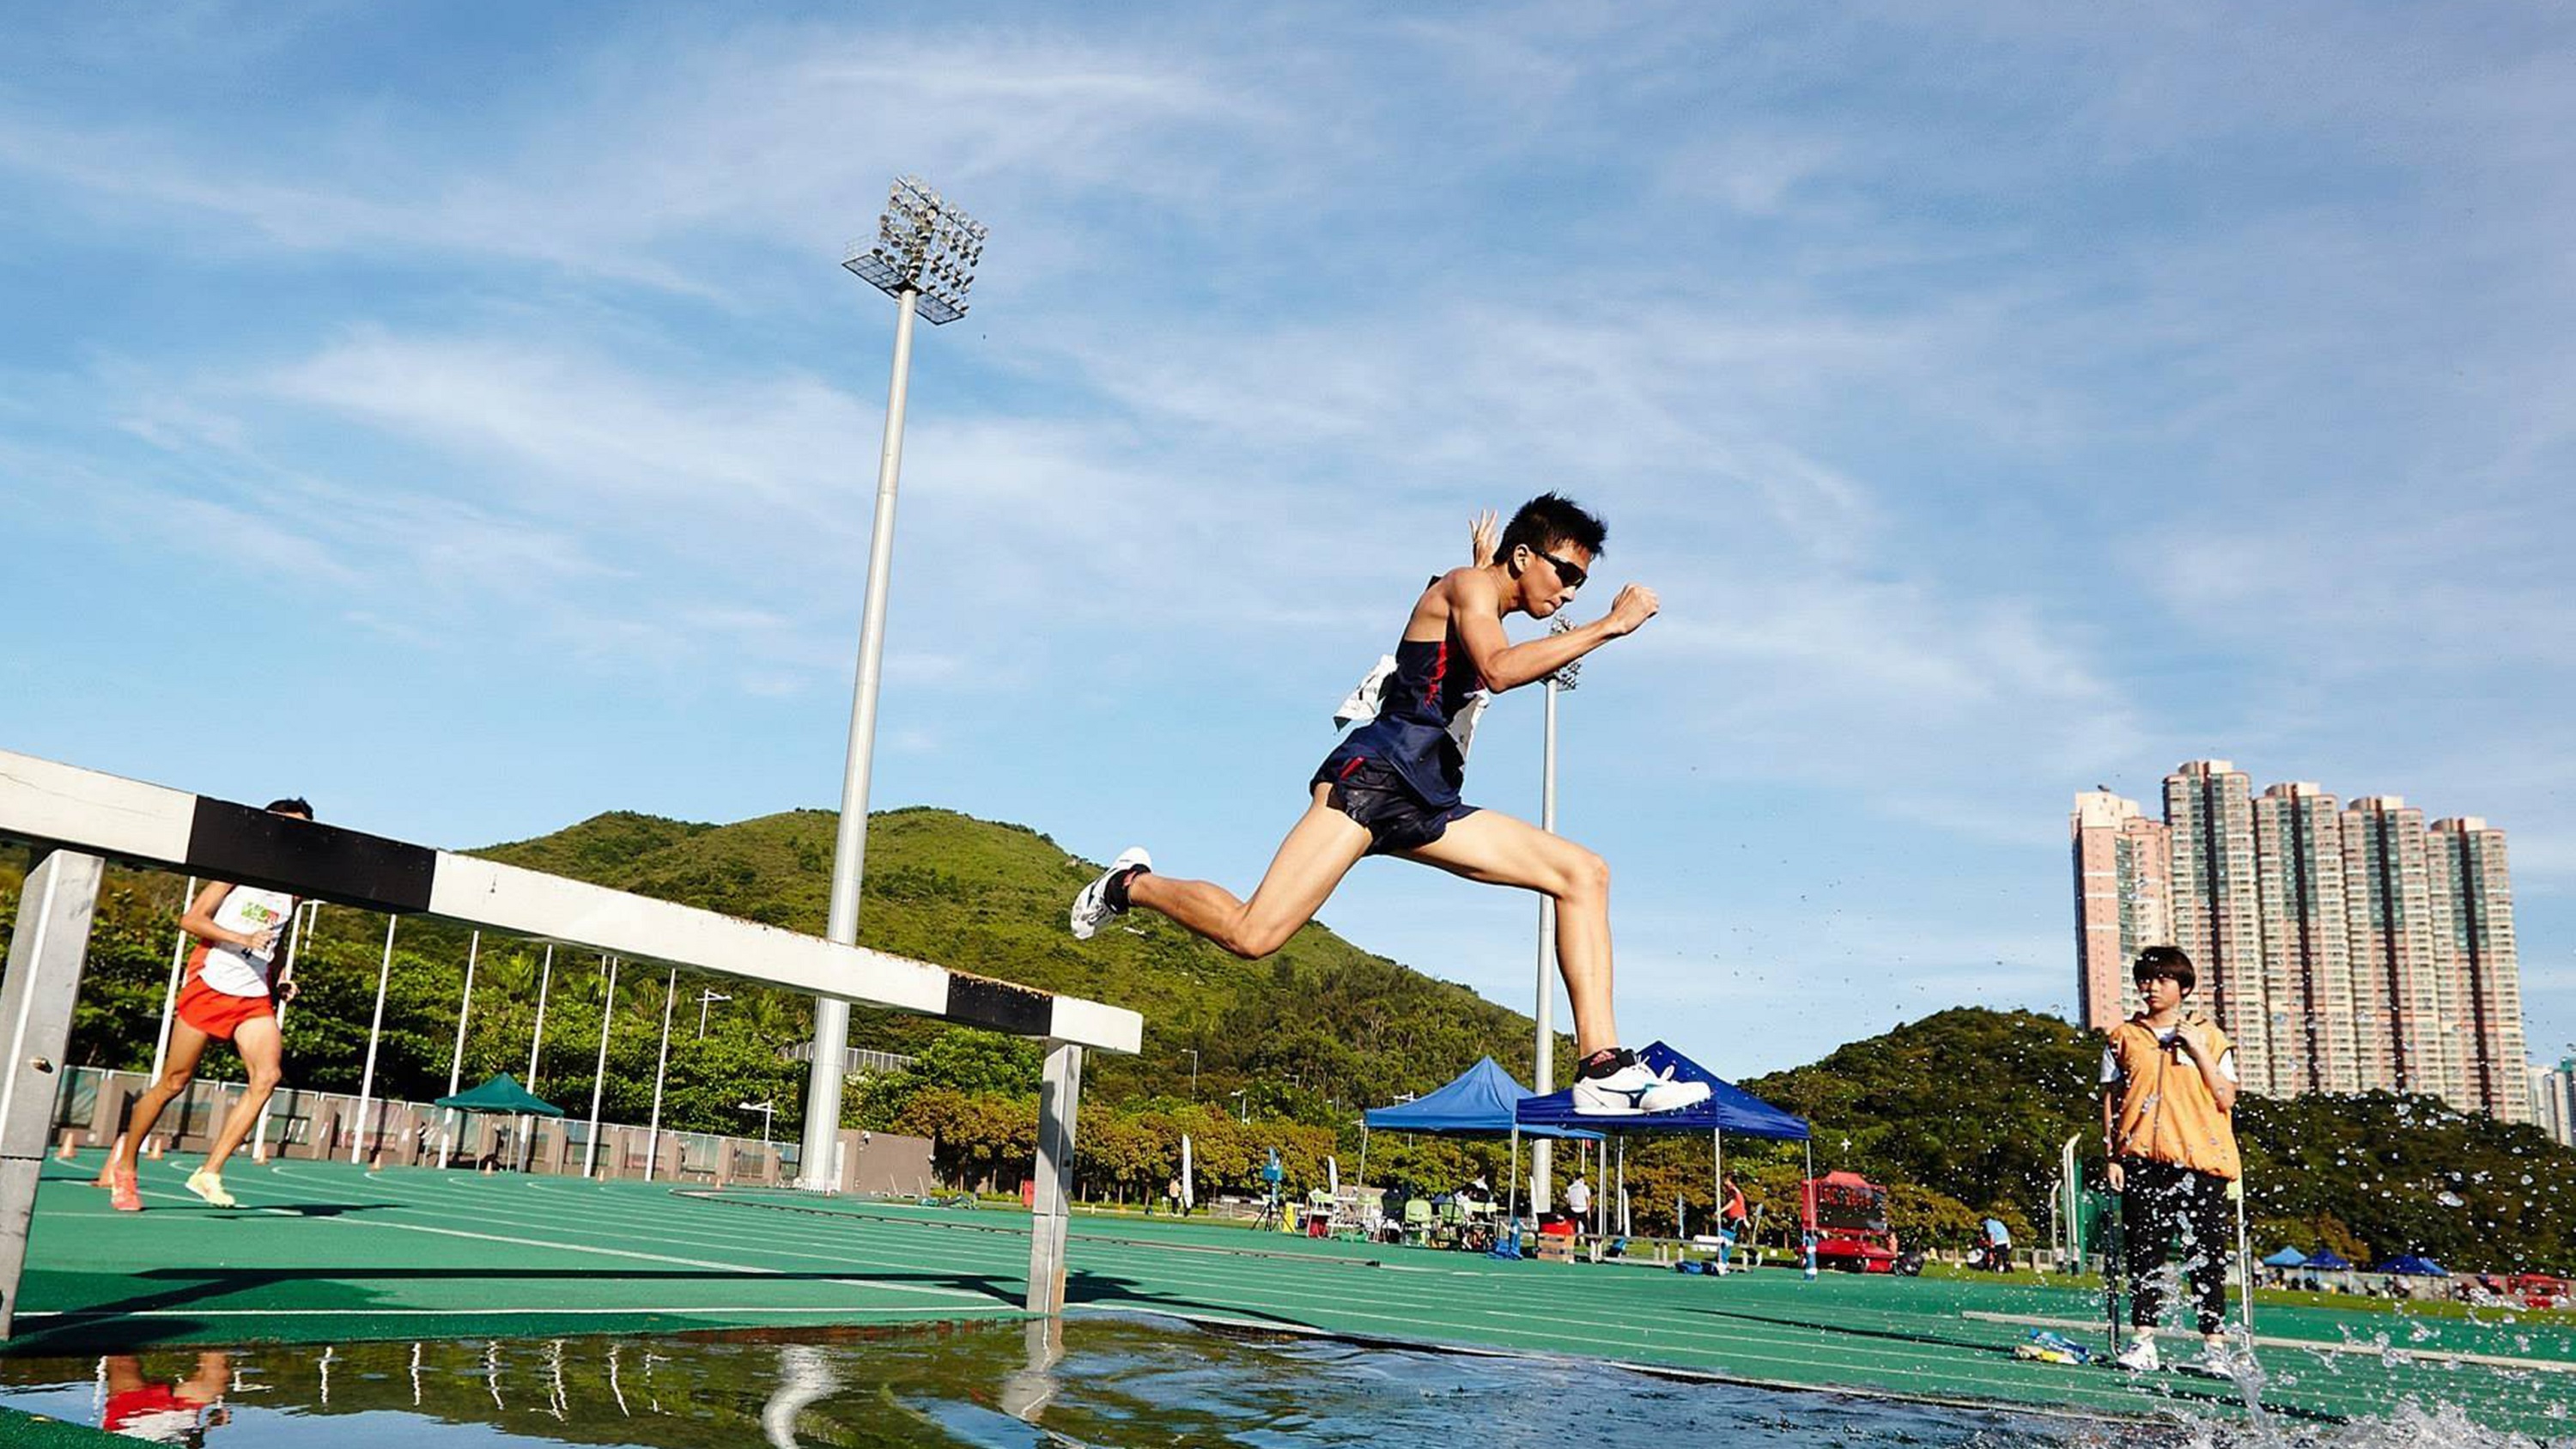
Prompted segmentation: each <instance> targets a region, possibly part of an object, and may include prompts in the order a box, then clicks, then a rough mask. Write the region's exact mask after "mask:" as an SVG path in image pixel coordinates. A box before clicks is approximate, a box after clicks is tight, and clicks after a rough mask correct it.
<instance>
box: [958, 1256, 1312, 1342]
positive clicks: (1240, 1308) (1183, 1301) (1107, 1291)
mask: <svg viewBox="0 0 2576 1449" xmlns="http://www.w3.org/2000/svg"><path fill="white" fill-rule="evenodd" d="M1007 1281H1009V1282H1011V1283H1012V1284H1013V1285H1014V1286H1018V1285H1019V1284H1021V1283H1024V1282H1025V1281H1026V1280H1024V1279H1011V1280H1007ZM1064 1301H1065V1305H1066V1306H1067V1307H1072V1306H1074V1305H1077V1304H1079V1305H1083V1306H1086V1307H1087V1306H1091V1305H1099V1306H1101V1307H1107V1308H1133V1309H1136V1310H1137V1311H1139V1312H1144V1313H1151V1312H1153V1311H1155V1309H1156V1308H1157V1307H1159V1308H1161V1309H1162V1310H1163V1311H1165V1312H1167V1313H1170V1314H1171V1315H1172V1316H1173V1317H1176V1318H1202V1317H1222V1318H1231V1319H1237V1320H1245V1321H1250V1320H1256V1319H1257V1320H1259V1321H1260V1322H1263V1323H1275V1324H1277V1325H1279V1327H1280V1329H1281V1330H1282V1331H1292V1332H1297V1333H1299V1334H1300V1335H1301V1336H1303V1335H1311V1334H1313V1333H1316V1332H1319V1331H1321V1330H1319V1329H1318V1327H1317V1326H1316V1325H1315V1324H1312V1323H1309V1322H1307V1321H1306V1320H1305V1319H1302V1318H1291V1317H1289V1316H1287V1315H1286V1314H1283V1313H1271V1312H1267V1311H1265V1310H1263V1309H1259V1308H1254V1307H1251V1306H1249V1305H1246V1304H1242V1303H1214V1302H1210V1301H1208V1300H1207V1299H1204V1298H1184V1297H1179V1296H1176V1295H1173V1294H1170V1293H1157V1292H1153V1291H1150V1290H1148V1289H1147V1288H1146V1287H1145V1286H1144V1285H1143V1284H1142V1283H1141V1282H1139V1281H1138V1280H1136V1279H1134V1278H1121V1277H1119V1276H1117V1275H1116V1274H1114V1273H1086V1272H1084V1271H1083V1270H1081V1269H1079V1268H1074V1269H1070V1270H1068V1271H1067V1272H1066V1273H1065V1276H1064Z"/></svg>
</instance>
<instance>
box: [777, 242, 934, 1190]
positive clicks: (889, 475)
mask: <svg viewBox="0 0 2576 1449" xmlns="http://www.w3.org/2000/svg"><path fill="white" fill-rule="evenodd" d="M920 300H921V294H920V293H919V292H918V291H915V290H914V289H913V288H910V287H905V288H902V289H901V290H899V291H897V292H896V293H895V297H894V304H895V311H894V382H893V384H892V386H891V387H890V388H889V389H888V392H887V395H886V425H885V444H884V446H883V447H882V448H881V449H880V450H879V451H878V454H877V512H876V522H875V523H874V525H873V526H872V532H871V534H870V536H869V539H868V602H867V610H866V612H865V613H864V614H863V615H862V616H861V618H860V622H859V682H858V689H857V693H856V695H855V697H854V698H853V699H852V701H851V704H850V749H849V756H848V761H847V763H846V764H845V765H844V766H843V768H842V771H841V829H840V834H839V837H838V838H837V839H836V840H835V842H834V843H833V847H832V905H831V911H830V913H829V915H828V917H827V918H826V920H825V923H824V927H823V934H824V936H825V937H826V938H827V939H830V940H833V941H837V942H839V943H841V944H842V945H845V946H855V945H857V944H858V942H859V887H860V883H861V881H862V879H863V877H864V875H865V873H866V869H867V856H868V782H869V774H870V772H871V771H872V770H873V769H874V767H875V763H876V761H875V756H876V737H877V685H878V682H879V679H880V677H881V675H882V671H883V667H884V661H885V609H886V586H887V584H888V582H889V578H888V575H889V573H890V572H891V570H892V568H893V564H894V499H895V485H896V482H897V480H898V479H899V478H900V477H901V475H902V472H903V411H904V401H905V394H906V393H907V392H908V391H909V389H910V385H911V381H912V318H913V313H914V312H915V311H917V310H918V305H919V303H920ZM849 1040H850V1004H849V1003H848V1002H846V1001H841V1000H838V999H836V998H833V997H828V996H826V997H820V998H817V999H816V1000H815V1002H814V1060H813V1061H812V1062H810V1063H809V1064H808V1070H807V1073H806V1079H805V1137H804V1143H803V1147H802V1149H801V1150H800V1151H799V1153H798V1155H797V1173H798V1176H797V1185H798V1186H799V1187H802V1188H804V1189H805V1190H806V1191H807V1192H828V1191H830V1190H831V1189H832V1187H833V1186H835V1183H834V1179H833V1176H832V1147H833V1145H834V1144H835V1143H837V1142H838V1141H839V1140H840V1129H841V1074H842V1071H843V1058H844V1057H845V1056H846V1055H847V1054H848V1046H849Z"/></svg>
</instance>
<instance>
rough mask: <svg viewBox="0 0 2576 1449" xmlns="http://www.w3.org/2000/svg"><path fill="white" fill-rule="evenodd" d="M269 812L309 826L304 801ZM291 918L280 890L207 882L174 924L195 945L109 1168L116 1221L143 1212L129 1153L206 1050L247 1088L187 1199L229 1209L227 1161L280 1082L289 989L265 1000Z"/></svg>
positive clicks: (289, 903) (284, 986)
mask: <svg viewBox="0 0 2576 1449" xmlns="http://www.w3.org/2000/svg"><path fill="white" fill-rule="evenodd" d="M268 808H269V809H270V810H271V811H273V812H275V813H277V814H280V815H288V816H292V817H294V818H295V819H298V820H310V819H312V818H313V807H312V806H310V805H307V804H305V803H304V802H303V801H302V800H277V801H272V802H270V804H269V807H268ZM294 914H295V898H294V897H293V896H290V895H288V894H286V893H285V892H283V891H272V890H263V889H261V888H259V887H257V886H242V885H232V884H229V883H227V882H224V881H219V880H218V881H208V882H207V883H206V886H205V889H203V890H201V891H199V892H197V898H196V900H194V901H192V902H190V903H189V906H188V913H187V914H186V915H184V916H181V917H180V918H179V928H180V929H181V930H183V931H186V932H187V933H188V934H189V935H191V936H194V937H196V938H197V949H196V950H194V951H191V952H189V953H188V975H187V980H186V981H185V983H183V984H182V985H181V986H180V988H179V1002H178V1008H177V1011H178V1018H179V1019H178V1020H177V1021H174V1022H172V1023H170V1054H169V1056H168V1058H167V1059H166V1062H165V1064H164V1066H163V1067H162V1070H161V1080H159V1081H157V1082H154V1083H153V1084H152V1085H151V1087H149V1088H148V1089H146V1090H145V1092H144V1093H143V1095H142V1096H140V1097H137V1098H135V1100H134V1119H133V1122H132V1123H131V1124H130V1125H129V1126H127V1128H126V1129H125V1136H124V1138H123V1139H122V1140H120V1141H119V1142H118V1143H117V1145H116V1153H115V1155H114V1156H113V1157H112V1158H110V1159H109V1162H108V1191H109V1193H110V1194H111V1197H110V1201H111V1202H113V1204H114V1205H115V1207H116V1209H117V1211H119V1212H129V1213H132V1212H141V1211H142V1210H143V1197H142V1194H141V1193H140V1192H139V1191H138V1190H137V1188H136V1186H135V1153H136V1151H137V1149H139V1148H140V1147H141V1146H142V1143H143V1139H144V1138H146V1137H149V1136H151V1135H152V1127H153V1124H154V1123H156V1122H158V1121H160V1120H161V1109H162V1108H164V1107H167V1106H169V1105H170V1102H171V1100H172V1099H173V1098H175V1097H177V1096H178V1095H179V1094H180V1093H182V1092H185V1091H186V1090H188V1084H189V1083H190V1082H191V1081H193V1080H195V1078H196V1075H197V1060H198V1058H200V1057H202V1056H203V1055H205V1051H206V1046H207V1044H208V1043H209V1042H216V1041H229V1042H231V1043H232V1044H233V1049H234V1050H236V1051H238V1052H240V1053H241V1059H242V1066H243V1067H244V1068H246V1069H247V1070H248V1071H249V1074H250V1085H249V1086H248V1087H247V1088H245V1089H244V1090H243V1092H242V1095H241V1100H240V1101H238V1102H235V1103H234V1104H233V1110H232V1112H231V1114H230V1115H228V1116H226V1117H225V1118H224V1125H223V1129H222V1130H221V1131H219V1132H217V1133H216V1134H215V1140H214V1142H213V1143H212V1144H210V1145H209V1146H208V1147H207V1148H206V1161H205V1165H204V1166H202V1167H199V1168H198V1169H197V1170H196V1171H195V1172H192V1173H190V1174H189V1175H188V1191H190V1192H192V1193H195V1194H196V1195H197V1196H199V1197H201V1198H204V1199H205V1200H206V1201H207V1202H209V1203H212V1204H213V1205H215V1206H216V1207H226V1208H228V1207H231V1206H233V1196H232V1194H231V1193H229V1192H226V1191H225V1190H224V1159H226V1158H228V1157H230V1156H232V1154H233V1150H234V1149H235V1148H238V1147H240V1146H241V1145H242V1141H243V1139H245V1138H247V1137H249V1136H250V1131H251V1127H252V1125H253V1124H254V1123H256V1122H258V1121H259V1114H260V1113H262V1112H264V1111H266V1110H268V1099H269V1095H270V1094H271V1093H273V1092H275V1091H276V1090H277V1084H278V1082H279V1081H281V1080H283V1078H284V1076H285V1072H284V1069H283V1065H282V1062H283V1058H284V1056H285V1052H286V1039H285V1037H284V1035H283V1034H282V1033H281V1032H280V1031H279V1029H278V1025H277V1006H276V1003H277V1002H278V1001H280V1000H293V999H294V996H295V983H294V982H292V981H287V982H282V983H279V984H278V985H277V986H276V988H275V989H274V991H272V988H271V985H270V982H269V970H270V967H271V965H272V963H273V962H274V960H275V958H276V954H277V945H278V936H279V933H280V932H282V931H283V930H284V929H285V927H286V923H287V920H288V918H290V917H291V916H293V915H294Z"/></svg>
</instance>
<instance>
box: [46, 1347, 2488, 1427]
mask: <svg viewBox="0 0 2576 1449" xmlns="http://www.w3.org/2000/svg"><path fill="white" fill-rule="evenodd" d="M245 1386H247V1387H248V1388H249V1389H252V1390H256V1392H255V1393H252V1394H250V1395H249V1397H248V1398H246V1399H245V1398H244V1397H243V1396H242V1394H243V1390H244V1388H245ZM326 1389H327V1393H326ZM228 1391H229V1393H228ZM0 1402H5V1403H7V1404H8V1405H9V1406H11V1407H13V1408H19V1409H25V1410H29V1411H32V1412H36V1413H43V1414H49V1415H52V1416H53V1417H56V1418H61V1419H68V1420H73V1421H76V1422H83V1423H89V1424H97V1425H101V1426H103V1427H108V1428H110V1429H112V1430H113V1431H114V1432H118V1433H124V1434H129V1435H134V1436H136V1437H139V1438H147V1439H152V1440H154V1441H156V1442H160V1443H169V1444H197V1445H205V1444H211V1445H212V1446H213V1449H325V1446H328V1449H343V1446H347V1445H351V1444H363V1445H365V1446H367V1449H457V1446H462V1445H468V1444H470V1445H474V1446H477V1449H482V1446H508V1445H524V1446H531V1449H533V1446H536V1445H551V1444H567V1443H575V1444H581V1445H592V1446H608V1445H629V1446H638V1449H715V1446H724V1449H733V1446H740V1445H756V1444H762V1443H766V1444H769V1445H772V1446H787V1449H824V1446H830V1449H873V1446H886V1449H891V1446H896V1445H903V1446H917V1445H932V1446H938V1445H947V1446H974V1449H1055V1446H1067V1445H1082V1446H1093V1449H1142V1446H1146V1445H1155V1446H1165V1445H1187V1446H1216V1445H1231V1444H1258V1445H1262V1446H1265V1449H1312V1446H1348V1449H1384V1446H1389V1445H1411V1444H1437V1443H1448V1442H1473V1443H1475V1444H1476V1445H1478V1449H1569V1446H1583V1445H1591V1444H1607V1443H1614V1442H1635V1441H1639V1440H1663V1441H1670V1442H1675V1443H1683V1444H1689V1445H1691V1446H1693V1449H1745V1446H1763V1449H1787V1446H1804V1445H1808V1444H1814V1443H1820V1442H1830V1443H1833V1444H1835V1445H1838V1446H1843V1449H1878V1446H1894V1445H1907V1446H1976V1449H2004V1446H2019V1445H2026V1444H2040V1445H2060V1446H2079V1445H2080V1446H2116V1449H2129V1446H2148V1445H2158V1446H2162V1445H2175V1446H2180V1445H2200V1446H2213V1445H2216V1446H2228V1449H2239V1446H2301V1449H2304V1446H2319V1449H2377V1446H2381V1445H2400V1444H2430V1443H2442V1444H2445V1445H2450V1444H2457V1443H2483V1444H2488V1445H2504V1444H2507V1443H2511V1442H2514V1441H2510V1440H2508V1439H2506V1438H2505V1437H2503V1436H2486V1435H2481V1434H2479V1433H2477V1432H2476V1431H2473V1430H2469V1429H2468V1428H2467V1427H2466V1425H2465V1424H2461V1423H2456V1422H2446V1423H2442V1424H2440V1425H2439V1426H2438V1427H2439V1428H2440V1429H2441V1430H2442V1431H2443V1432H2441V1433H2437V1434H2435V1435H2433V1436H2432V1437H2410V1436H2409V1435H2408V1434H2407V1433H2405V1432H2400V1431H2402V1430H2403V1429H2404V1427H2405V1426H2404V1425H2402V1424H2391V1425H2382V1426H2377V1427H2375V1428H2367V1429H2351V1430H2346V1429H2314V1430H2311V1429H2306V1428H2300V1429H2296V1430H2275V1431H2269V1432H2267V1431H2265V1430H2263V1429H2261V1428H2259V1427H2258V1428H2256V1429H2253V1430H2248V1431H2241V1432H2240V1431H2223V1430H2218V1429H2215V1428H2214V1427H2213V1426H2211V1425H2208V1424H2205V1423H2189V1422H2185V1423H2180V1424H2175V1425H2168V1426H2161V1427H2152V1428H2121V1429H2105V1428H2104V1427H2103V1426H2100V1425H2086V1424H2082V1423H2079V1422H2072V1421H2067V1420H2057V1419H2043V1418H2035V1417H2029V1416H2020V1415H2013V1414H2008V1413H2002V1412H1981V1411H1972V1410H1963V1409H1949V1408H1930V1407H1921V1406H1914V1405H1904V1404H1888V1403H1877V1402H1869V1401H1864V1400H1857V1399H1847V1398H1839V1397H1834V1396H1829V1395H1822V1394H1795V1393H1781V1392H1773V1391H1768V1390H1762V1389H1754V1388H1747V1387H1742V1386H1736V1385H1723V1384H1696V1383H1677V1382H1669V1381H1664V1380H1658V1379H1651V1378H1646V1377H1643V1376H1640V1375H1636V1374H1630V1373H1625V1372H1622V1371H1619V1370H1615V1369H1609V1368H1604V1367H1598V1366H1585V1365H1579V1364H1572V1363H1566V1362H1561V1361H1552V1360H1551V1361H1538V1360H1521V1359H1508V1358H1475V1357H1464V1356H1442V1355H1433V1354H1416V1353H1402V1352H1393V1351H1386V1350H1377V1349H1362V1348H1356V1347H1351V1346H1347V1345H1340V1344H1334V1343H1327V1342H1311V1341H1304V1340H1294V1339H1282V1340H1269V1339H1255V1338H1242V1337H1228V1336H1220V1335H1215V1334H1208V1333H1200V1332H1195V1331H1192V1330H1189V1329H1187V1328H1183V1327H1179V1326H1177V1325H1171V1324H1166V1323H1162V1322H1160V1321H1142V1320H1134V1319H1113V1318H1100V1317H1091V1318H1079V1319H1076V1320H1074V1321H1072V1322H1070V1323H1058V1324H1053V1325H1050V1324H1046V1323H1026V1324H1013V1323H1002V1324H996V1323H981V1324H964V1325H951V1326H947V1327H944V1328H914V1329H908V1330H902V1331H868V1330H839V1331H810V1332H806V1331H800V1332H793V1333H789V1332H776V1333H754V1334H741V1335H722V1336H719V1335H706V1336H692V1337H680V1338H666V1339H655V1340H652V1341H651V1342H650V1343H649V1344H647V1343H639V1342H636V1341H634V1340H626V1341H619V1340H615V1339H605V1338H602V1339H557V1340H551V1341H543V1342H534V1343H531V1342H526V1341H520V1342H515V1343H506V1344H505V1343H501V1342H493V1341H486V1340H466V1341H458V1340H445V1341H437V1340H433V1341H428V1342H423V1343H419V1344H413V1343H376V1344H366V1343H362V1344H353V1345H348V1346H343V1347H333V1348H312V1347H258V1348H246V1349H239V1350H235V1351H233V1352H232V1353H230V1354H224V1353H202V1354H200V1353H193V1352H189V1351H184V1350H173V1351H162V1352H156V1353H146V1354H142V1355H139V1356H137V1355H120V1356H112V1357H109V1358H106V1359H82V1360H64V1359H51V1360H46V1359H0ZM358 1415H364V1416H365V1417H364V1419H363V1420H360V1419H358V1418H356V1417H355V1416H358ZM2427 1424H2428V1426H2430V1421H2429V1420H2428V1421H2427Z"/></svg>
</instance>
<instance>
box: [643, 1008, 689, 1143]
mask: <svg viewBox="0 0 2576 1449" xmlns="http://www.w3.org/2000/svg"><path fill="white" fill-rule="evenodd" d="M679 994H680V968H679V967H677V966H674V967H672V968H671V977H670V979H669V980H668V981H665V982H663V983H662V1048H661V1050H660V1051H659V1052H658V1053H656V1054H655V1055H654V1058H653V1126H652V1128H651V1129H650V1130H649V1131H647V1132H646V1133H645V1134H644V1180H645V1181H646V1182H651V1181H652V1180H653V1169H654V1168H655V1167H656V1166H658V1165H659V1164H660V1162H661V1160H662V1079H663V1077H664V1075H665V1074H666V1073H667V1072H668V1071H669V1069H670V1066H671V1003H672V1002H673V1001H674V1000H676V999H677V998H678V997H679Z"/></svg>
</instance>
